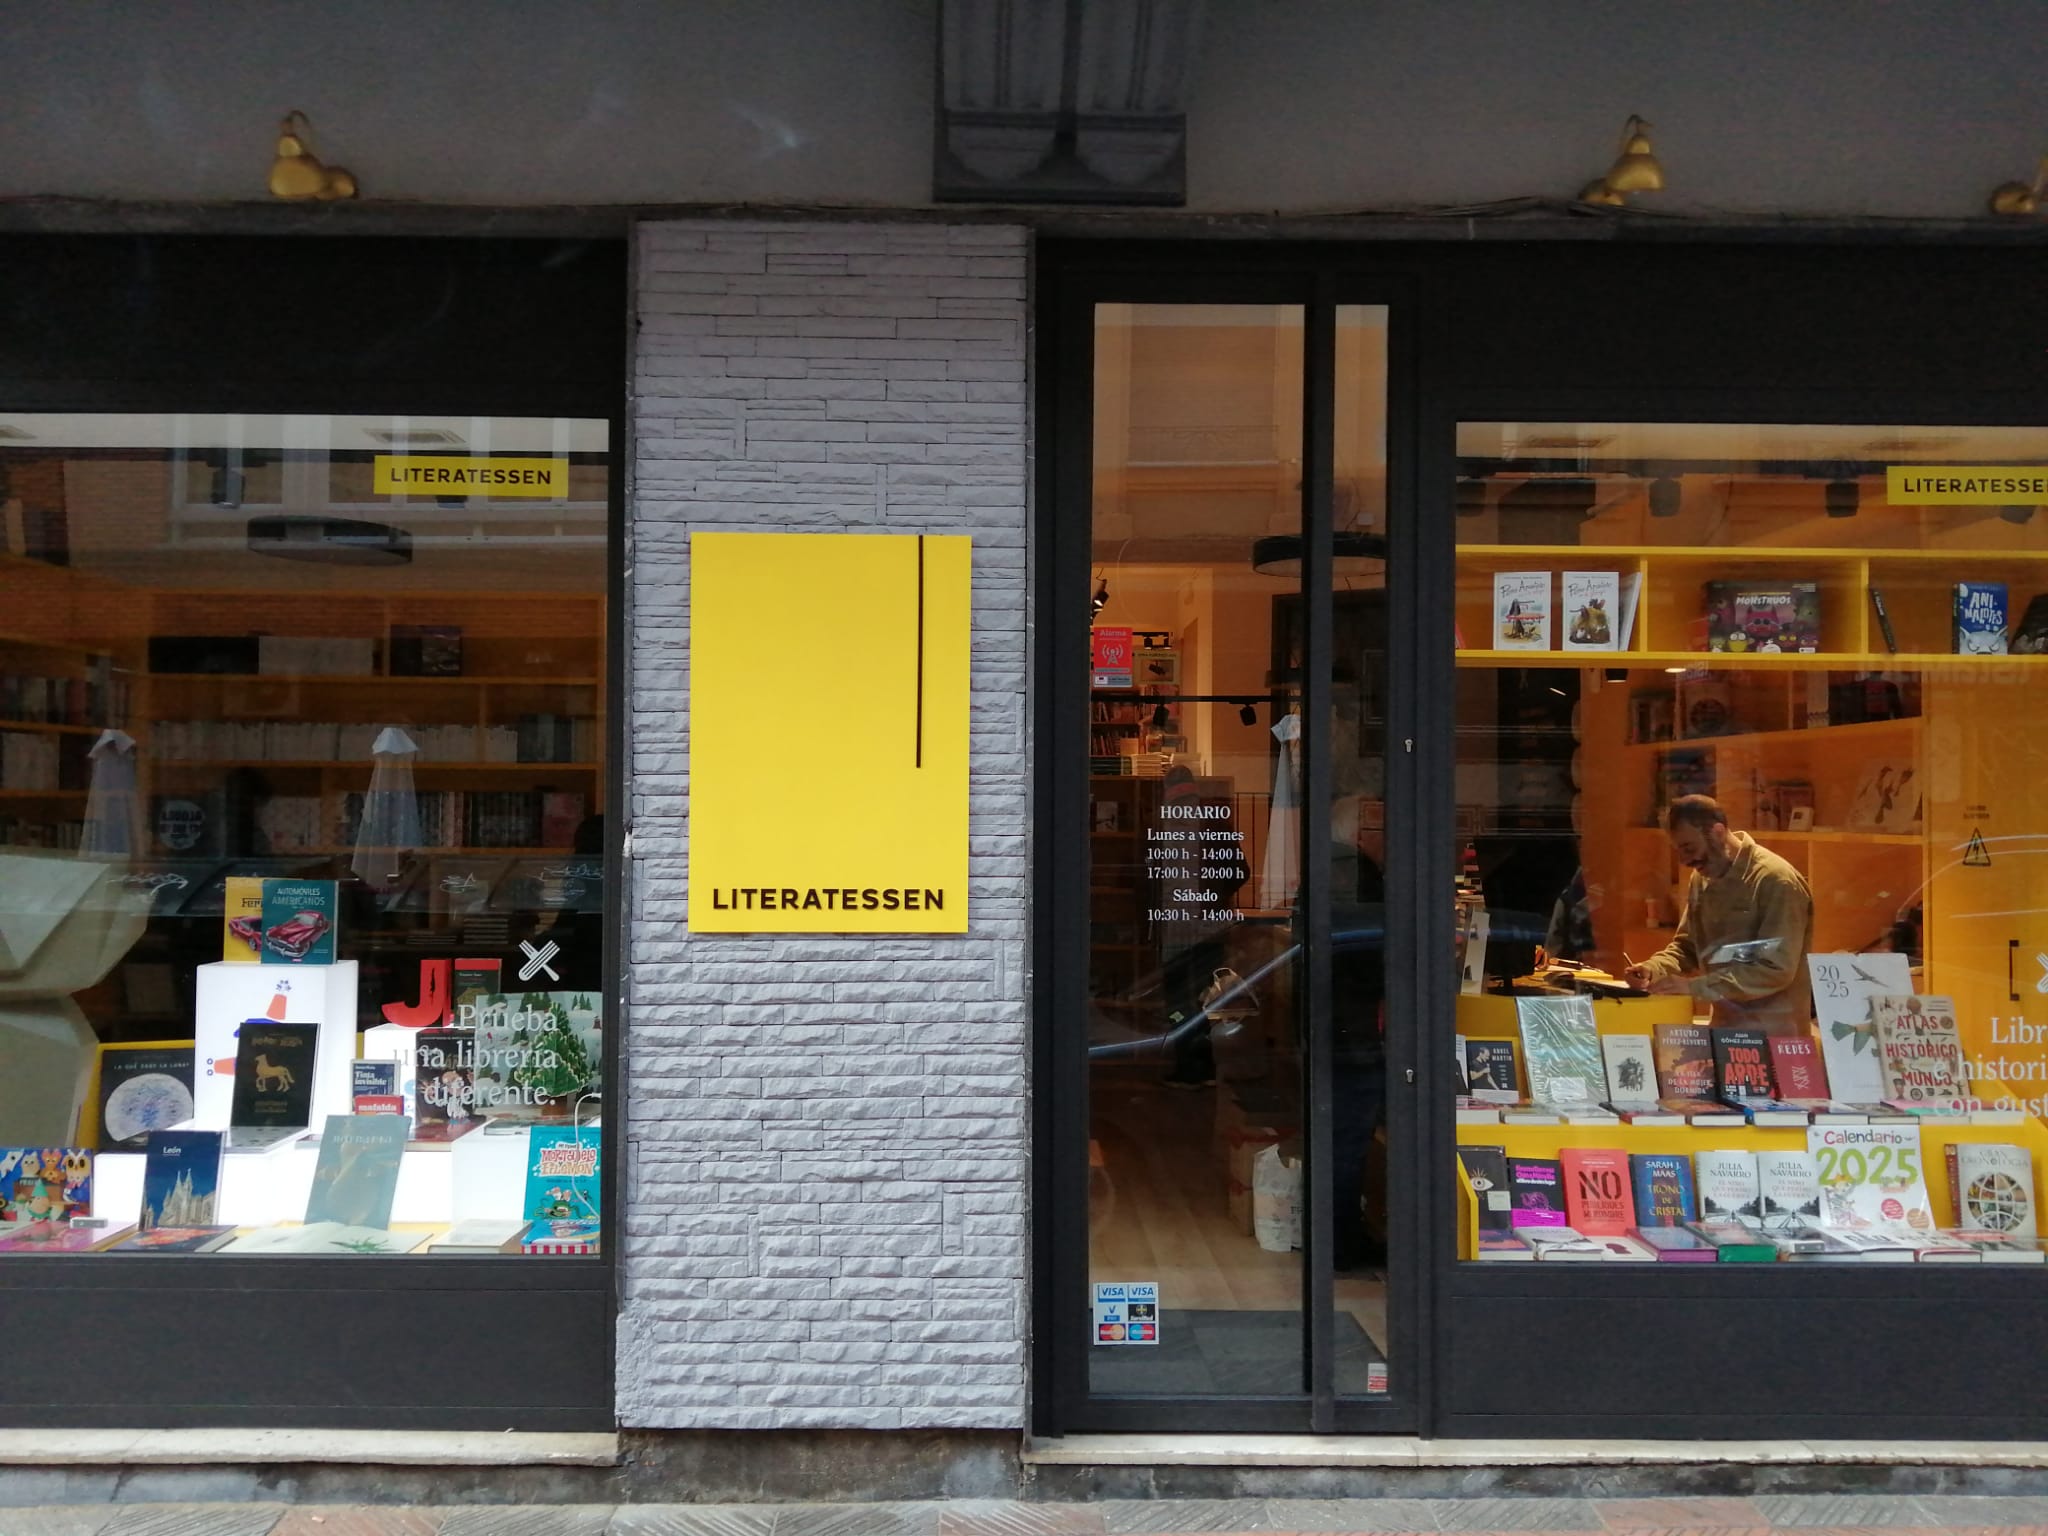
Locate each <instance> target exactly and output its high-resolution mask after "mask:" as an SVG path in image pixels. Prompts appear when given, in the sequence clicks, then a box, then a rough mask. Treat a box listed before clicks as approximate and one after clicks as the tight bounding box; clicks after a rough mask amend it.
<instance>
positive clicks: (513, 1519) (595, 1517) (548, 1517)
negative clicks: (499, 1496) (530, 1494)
mask: <svg viewBox="0 0 2048 1536" xmlns="http://www.w3.org/2000/svg"><path fill="white" fill-rule="evenodd" d="M611 1517H612V1506H611V1505H609V1504H467V1505H464V1506H462V1507H461V1508H459V1509H451V1510H449V1511H448V1518H447V1519H446V1520H444V1521H443V1522H442V1524H441V1536H604V1528H605V1525H606V1524H607V1523H608V1522H609V1521H610V1520H611Z"/></svg>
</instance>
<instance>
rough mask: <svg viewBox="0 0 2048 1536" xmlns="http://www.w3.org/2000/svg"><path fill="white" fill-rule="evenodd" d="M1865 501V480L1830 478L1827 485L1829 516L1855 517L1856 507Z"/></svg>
mask: <svg viewBox="0 0 2048 1536" xmlns="http://www.w3.org/2000/svg"><path fill="white" fill-rule="evenodd" d="M1862 501H1863V482H1862V481H1860V480H1830V481H1829V482H1828V485H1827V507H1828V516H1829V517H1854V516H1855V515H1856V508H1857V507H1858V506H1859V505H1860V504H1861V503H1862Z"/></svg>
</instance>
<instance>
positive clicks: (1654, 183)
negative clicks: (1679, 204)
mask: <svg viewBox="0 0 2048 1536" xmlns="http://www.w3.org/2000/svg"><path fill="white" fill-rule="evenodd" d="M1663 190H1664V167H1663V166H1662V165H1660V164H1658V162H1657V156H1656V155H1655V154H1654V153H1653V152H1652V151H1651V149H1650V125H1649V124H1648V123H1646V122H1644V121H1643V120H1642V119H1641V118H1640V117H1637V116H1635V115H1633V114H1631V115H1630V117H1629V120H1628V122H1627V123H1626V124H1625V125H1624V126H1623V128H1622V130H1621V153H1620V154H1618V155H1616V156H1615V157H1614V164H1613V165H1611V166H1610V167H1608V170H1607V174H1606V175H1605V176H1602V177H1601V178H1600V179H1599V180H1598V181H1593V182H1588V183H1587V184H1586V186H1585V189H1584V190H1583V191H1581V192H1580V193H1579V201H1580V202H1582V203H1595V204H1598V205H1599V206H1600V207H1603V208H1625V207H1627V206H1628V194H1629V193H1631V192H1662V191H1663Z"/></svg>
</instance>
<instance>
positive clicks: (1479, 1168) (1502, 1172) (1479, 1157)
mask: <svg viewBox="0 0 2048 1536" xmlns="http://www.w3.org/2000/svg"><path fill="white" fill-rule="evenodd" d="M1458 1161H1459V1162H1460V1163H1462V1164H1463V1165H1464V1168H1465V1178H1466V1181H1467V1182H1468V1183H1470V1184H1471V1186H1472V1193H1473V1195H1474V1196H1475V1197H1477V1200H1478V1203H1479V1230H1480V1231H1481V1232H1506V1231H1508V1230H1510V1229H1511V1228H1512V1227H1513V1226H1514V1209H1515V1197H1514V1193H1513V1191H1512V1190H1510V1189H1509V1187H1508V1155H1507V1152H1506V1151H1505V1150H1504V1149H1503V1148H1500V1147H1460V1148H1458Z"/></svg>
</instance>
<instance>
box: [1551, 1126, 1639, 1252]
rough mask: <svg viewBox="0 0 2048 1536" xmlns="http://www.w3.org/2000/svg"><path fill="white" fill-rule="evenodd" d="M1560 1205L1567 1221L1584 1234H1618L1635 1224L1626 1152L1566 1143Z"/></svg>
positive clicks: (1560, 1157) (1594, 1235)
mask: <svg viewBox="0 0 2048 1536" xmlns="http://www.w3.org/2000/svg"><path fill="white" fill-rule="evenodd" d="M1558 1160H1559V1161H1560V1162H1561V1163H1562V1164H1563V1165H1564V1208H1565V1219H1566V1222H1567V1224H1568V1225H1570V1226H1572V1227H1575V1228H1576V1229H1578V1230H1579V1231H1580V1232H1583V1233H1585V1235H1586V1236H1588V1237H1618V1236H1620V1235H1621V1234H1622V1233H1624V1232H1626V1231H1628V1230H1629V1228H1631V1227H1633V1226H1634V1225H1635V1224H1636V1207H1635V1201H1634V1199H1633V1198H1632V1197H1631V1194H1630V1189H1629V1166H1628V1154H1627V1153H1625V1152H1623V1151H1621V1150H1620V1149H1619V1148H1614V1147H1566V1148H1564V1150H1563V1151H1561V1152H1560V1153H1559V1154H1558Z"/></svg>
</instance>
